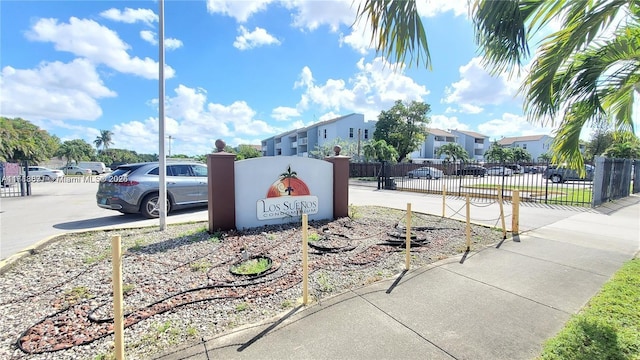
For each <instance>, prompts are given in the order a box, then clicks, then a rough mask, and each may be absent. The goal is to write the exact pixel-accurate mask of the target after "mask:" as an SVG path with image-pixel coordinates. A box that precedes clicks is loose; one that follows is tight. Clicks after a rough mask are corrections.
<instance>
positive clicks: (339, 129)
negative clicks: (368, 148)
mask: <svg viewBox="0 0 640 360" xmlns="http://www.w3.org/2000/svg"><path fill="white" fill-rule="evenodd" d="M375 124H376V122H375V121H365V120H364V115H363V114H349V115H345V116H340V117H337V118H334V119H330V120H325V121H321V122H319V123H316V124H313V125H310V126H307V127H304V128H300V129H296V130H291V131H288V132H285V133H282V134H279V135H276V136H272V137H270V138H267V139H264V140H262V155H263V156H303V157H309V156H310V152H311V151H313V150H315V149H317V148H320V147H322V146H324V145H326V144H333V143H334V142H335V140H336V139H342V140H347V141H354V142H356V141H362V142H364V141H367V140H370V139H372V138H373V132H374V131H375V127H376V125H375Z"/></svg>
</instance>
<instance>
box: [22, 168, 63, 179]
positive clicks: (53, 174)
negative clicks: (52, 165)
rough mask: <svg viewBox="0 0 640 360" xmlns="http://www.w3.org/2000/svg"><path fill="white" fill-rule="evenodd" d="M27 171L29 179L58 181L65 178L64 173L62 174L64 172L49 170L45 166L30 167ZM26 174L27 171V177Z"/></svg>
mask: <svg viewBox="0 0 640 360" xmlns="http://www.w3.org/2000/svg"><path fill="white" fill-rule="evenodd" d="M26 170H28V172H29V179H41V180H44V181H56V180H58V179H62V178H63V177H64V172H62V170H54V169H49V168H46V167H44V166H29V167H28V168H27V169H26ZM26 174H27V171H25V175H26ZM29 181H30V180H29Z"/></svg>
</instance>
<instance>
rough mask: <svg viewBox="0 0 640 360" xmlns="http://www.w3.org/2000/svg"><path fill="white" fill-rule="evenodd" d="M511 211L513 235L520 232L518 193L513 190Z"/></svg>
mask: <svg viewBox="0 0 640 360" xmlns="http://www.w3.org/2000/svg"><path fill="white" fill-rule="evenodd" d="M512 201H513V202H512V203H511V206H512V209H511V214H512V215H511V232H512V233H513V234H514V235H515V234H518V233H519V232H520V191H519V190H513V195H512Z"/></svg>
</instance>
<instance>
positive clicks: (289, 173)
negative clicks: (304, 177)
mask: <svg viewBox="0 0 640 360" xmlns="http://www.w3.org/2000/svg"><path fill="white" fill-rule="evenodd" d="M297 178H298V173H297V172H295V171H291V165H289V166H288V167H287V172H285V173H282V174H280V180H285V179H286V180H287V188H286V189H285V191H286V192H287V195H291V193H292V192H293V190H294V189H293V188H292V187H291V179H297Z"/></svg>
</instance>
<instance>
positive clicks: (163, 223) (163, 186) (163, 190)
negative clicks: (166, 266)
mask: <svg viewBox="0 0 640 360" xmlns="http://www.w3.org/2000/svg"><path fill="white" fill-rule="evenodd" d="M158 48H159V50H158V103H159V105H160V106H159V108H158V127H159V129H158V135H159V136H158V138H159V139H158V140H159V141H158V142H159V144H158V146H159V149H158V150H159V152H160V154H159V156H158V157H159V160H160V161H159V165H160V166H159V169H158V177H159V178H160V184H159V185H160V189H159V190H160V191H159V194H158V219H159V220H160V231H165V230H167V165H166V164H167V154H165V150H164V138H165V136H164V130H165V129H164V125H165V119H164V0H160V1H158Z"/></svg>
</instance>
